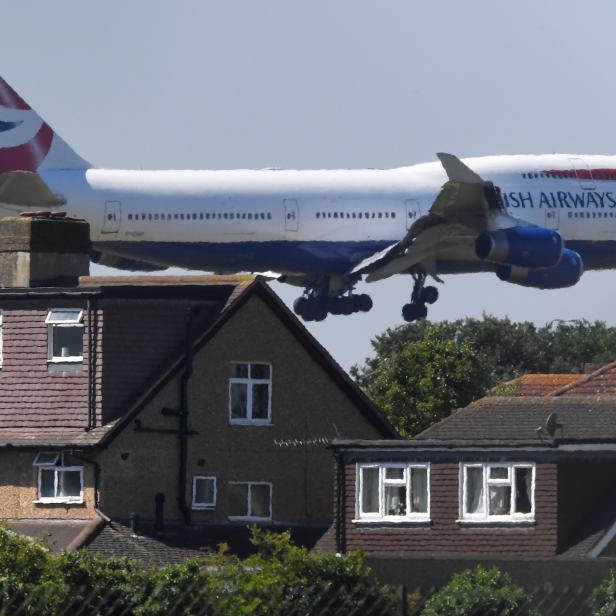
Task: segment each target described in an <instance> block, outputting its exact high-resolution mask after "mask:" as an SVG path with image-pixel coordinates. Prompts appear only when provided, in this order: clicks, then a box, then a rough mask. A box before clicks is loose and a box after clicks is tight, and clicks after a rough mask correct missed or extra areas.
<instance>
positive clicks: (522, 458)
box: [317, 362, 616, 593]
mask: <svg viewBox="0 0 616 616" xmlns="http://www.w3.org/2000/svg"><path fill="white" fill-rule="evenodd" d="M558 380H560V379H558V378H556V379H554V380H553V382H554V381H558ZM332 448H333V451H334V455H335V459H336V463H337V468H336V480H335V489H336V494H335V499H334V501H335V514H334V524H333V526H332V528H331V529H330V531H328V533H326V535H324V537H323V538H322V539H321V540H320V542H319V543H318V544H317V548H318V549H326V550H327V549H328V550H335V551H337V552H346V551H349V550H356V549H361V550H363V551H364V552H365V553H366V554H368V555H369V556H370V557H371V562H372V563H373V564H374V566H375V568H376V569H377V571H379V572H380V574H381V575H382V577H383V578H384V579H385V581H387V582H389V583H403V582H404V583H407V584H409V585H411V584H419V583H420V582H421V583H423V584H424V585H425V586H426V587H430V586H436V585H439V584H441V583H442V582H444V581H445V579H446V577H447V576H448V575H449V574H450V573H451V572H452V571H455V570H459V569H462V568H467V567H469V566H471V565H472V564H473V563H475V562H477V563H486V564H498V565H499V566H501V567H503V568H505V569H508V570H509V571H510V572H511V573H512V574H515V575H514V579H517V580H518V581H519V582H520V583H524V584H525V585H526V586H528V587H530V588H532V587H533V584H535V585H536V584H538V583H539V582H540V581H541V583H543V582H544V581H550V580H551V583H554V582H558V583H560V584H564V583H565V581H567V583H569V584H570V585H571V586H575V585H576V584H581V583H582V581H583V580H586V582H585V583H587V584H588V587H587V588H586V591H587V593H588V592H590V590H592V587H593V586H594V585H596V584H598V582H599V581H600V580H601V579H602V578H603V577H604V576H605V575H606V574H607V571H608V569H609V568H610V567H614V566H616V560H615V559H614V557H615V556H616V362H614V363H611V364H608V365H606V366H604V367H602V368H600V369H598V370H596V371H594V372H592V373H591V374H587V375H578V378H576V379H574V380H571V381H569V382H567V383H565V384H564V385H561V386H560V387H557V388H556V389H554V388H549V391H548V393H547V394H544V395H542V396H532V395H531V396H528V395H526V396H515V397H510V396H489V397H486V398H483V399H481V400H478V401H476V402H474V403H472V404H470V405H469V406H467V407H466V408H463V409H461V410H459V411H457V412H456V413H454V414H452V415H451V416H450V417H448V418H446V419H445V420H443V421H441V422H440V423H438V424H436V425H434V426H432V427H430V428H429V429H427V430H425V431H424V432H422V433H421V434H419V435H418V436H417V437H415V438H413V439H411V440H407V441H395V440H369V441H366V440H361V439H359V440H356V439H337V440H336V441H335V442H334V443H333V445H332ZM572 563H575V566H573V565H572ZM578 565H580V567H578ZM581 568H584V571H585V572H586V573H585V574H584V575H585V576H586V577H584V575H582V574H581V573H580V571H581V570H582V569H581ZM576 571H577V573H576ZM516 576H517V577H516ZM546 576H547V577H546ZM576 576H579V577H576ZM554 578H556V580H555V579H554Z"/></svg>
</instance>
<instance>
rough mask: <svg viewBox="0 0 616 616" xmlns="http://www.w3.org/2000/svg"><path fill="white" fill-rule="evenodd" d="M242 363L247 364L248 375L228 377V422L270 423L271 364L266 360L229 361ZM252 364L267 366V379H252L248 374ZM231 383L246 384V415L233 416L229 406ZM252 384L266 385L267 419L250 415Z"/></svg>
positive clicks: (245, 423)
mask: <svg viewBox="0 0 616 616" xmlns="http://www.w3.org/2000/svg"><path fill="white" fill-rule="evenodd" d="M233 364H244V365H246V366H248V377H246V378H242V377H235V376H230V377H229V423H231V424H236V425H244V426H247V425H250V426H268V425H271V424H272V364H270V363H268V362H266V361H231V362H229V365H230V366H231V365H233ZM252 365H262V366H269V379H253V378H252V377H251V376H250V367H251V366H252ZM233 383H243V384H245V385H246V389H247V397H246V413H247V415H246V417H245V418H243V417H240V418H238V417H233V412H232V411H233V409H232V407H231V386H232V385H233ZM253 385H267V386H268V396H267V419H262V418H260V417H259V418H255V419H253V417H252V386H253Z"/></svg>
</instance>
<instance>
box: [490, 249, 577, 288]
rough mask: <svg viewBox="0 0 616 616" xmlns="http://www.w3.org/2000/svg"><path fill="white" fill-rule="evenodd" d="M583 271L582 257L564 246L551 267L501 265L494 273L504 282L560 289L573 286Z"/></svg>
mask: <svg viewBox="0 0 616 616" xmlns="http://www.w3.org/2000/svg"><path fill="white" fill-rule="evenodd" d="M583 273H584V264H583V263H582V257H580V255H579V254H578V253H577V252H574V251H573V250H569V249H568V248H565V250H564V251H563V256H562V258H561V259H560V261H559V262H558V265H554V266H552V267H534V268H527V267H517V266H515V265H501V266H500V267H498V268H497V269H496V275H497V276H498V277H499V278H500V279H501V280H505V281H506V282H512V283H514V284H521V285H522V286H523V287H534V288H535V289H562V288H564V287H571V286H573V285H574V284H575V283H576V282H577V281H578V280H579V279H580V278H581V276H582V274H583Z"/></svg>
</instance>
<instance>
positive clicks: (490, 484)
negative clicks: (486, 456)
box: [461, 463, 535, 522]
mask: <svg viewBox="0 0 616 616" xmlns="http://www.w3.org/2000/svg"><path fill="white" fill-rule="evenodd" d="M461 479H462V491H461V492H462V494H461V497H462V506H461V510H462V519H463V520H472V521H481V522H502V521H524V520H532V519H533V518H534V515H535V465H534V464H530V463H528V464H503V463H496V464H463V465H462V471H461Z"/></svg>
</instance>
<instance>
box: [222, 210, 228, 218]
mask: <svg viewBox="0 0 616 616" xmlns="http://www.w3.org/2000/svg"><path fill="white" fill-rule="evenodd" d="M222 217H223V218H224V219H225V220H227V218H228V217H229V214H227V212H225V213H224V214H223V215H222Z"/></svg>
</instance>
